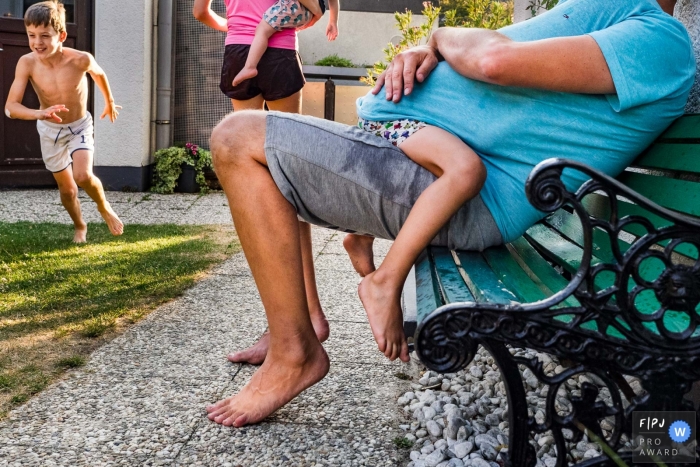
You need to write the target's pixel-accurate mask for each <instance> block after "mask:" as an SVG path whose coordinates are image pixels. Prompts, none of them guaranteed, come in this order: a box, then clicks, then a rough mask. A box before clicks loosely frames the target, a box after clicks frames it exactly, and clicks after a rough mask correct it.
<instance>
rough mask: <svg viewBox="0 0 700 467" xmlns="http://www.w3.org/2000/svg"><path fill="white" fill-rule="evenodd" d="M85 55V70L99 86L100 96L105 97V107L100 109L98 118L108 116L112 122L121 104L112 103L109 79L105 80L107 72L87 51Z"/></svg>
mask: <svg viewBox="0 0 700 467" xmlns="http://www.w3.org/2000/svg"><path fill="white" fill-rule="evenodd" d="M85 56H86V58H87V61H88V64H87V65H88V66H87V69H86V70H85V72H86V73H89V74H90V76H91V77H92V79H93V80H94V81H95V84H96V85H97V87H98V88H100V91H102V96H103V97H104V99H105V108H104V110H103V111H102V115H100V120H101V119H103V118H105V117H109V120H110V121H111V122H114V121H115V120H116V119H117V115H119V109H121V108H122V106H121V105H116V104H115V103H114V97H113V96H112V90H111V89H110V88H109V81H107V74H106V73H105V72H104V70H103V69H102V67H101V66H100V65H98V64H97V62H96V61H95V57H93V56H92V54H89V53H85Z"/></svg>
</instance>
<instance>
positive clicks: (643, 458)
mask: <svg viewBox="0 0 700 467" xmlns="http://www.w3.org/2000/svg"><path fill="white" fill-rule="evenodd" d="M632 423H633V429H632V435H633V437H634V441H635V449H634V458H633V461H634V462H638V463H657V462H677V463H694V462H695V412H633V413H632Z"/></svg>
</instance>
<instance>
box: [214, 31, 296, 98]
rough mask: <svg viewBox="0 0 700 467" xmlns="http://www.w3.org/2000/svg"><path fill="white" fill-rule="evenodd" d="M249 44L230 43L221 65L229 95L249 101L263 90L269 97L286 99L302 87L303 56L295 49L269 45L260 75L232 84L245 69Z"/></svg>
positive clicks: (223, 79)
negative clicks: (300, 56) (301, 57)
mask: <svg viewBox="0 0 700 467" xmlns="http://www.w3.org/2000/svg"><path fill="white" fill-rule="evenodd" d="M248 50H250V46H249V45H243V44H230V45H227V46H226V51H225V52H224V63H223V65H222V67H221V84H220V85H219V88H221V92H223V93H224V94H226V96H228V97H229V98H230V99H236V100H239V101H246V100H248V99H252V98H254V97H255V96H258V95H260V94H262V97H263V99H265V100H266V101H276V100H278V99H284V98H285V97H289V96H291V95H292V94H294V93H296V92H298V91H300V90H301V88H303V87H304V84H305V83H306V80H305V79H304V73H303V72H302V71H301V59H300V58H299V54H298V53H297V51H296V50H291V49H278V48H274V47H268V48H267V50H266V51H265V54H264V55H263V56H262V58H261V59H260V63H258V75H257V76H256V77H255V78H252V79H248V80H246V81H243V82H242V83H241V84H239V85H238V86H233V85H232V84H231V83H232V82H233V78H234V77H235V76H236V75H237V74H238V72H239V71H241V70H242V69H243V66H244V65H245V60H246V58H247V57H248Z"/></svg>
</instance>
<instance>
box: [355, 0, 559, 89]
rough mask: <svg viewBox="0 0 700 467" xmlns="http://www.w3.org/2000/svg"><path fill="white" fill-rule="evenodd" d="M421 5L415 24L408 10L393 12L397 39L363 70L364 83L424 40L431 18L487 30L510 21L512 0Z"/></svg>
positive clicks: (452, 0) (444, 0) (459, 0)
mask: <svg viewBox="0 0 700 467" xmlns="http://www.w3.org/2000/svg"><path fill="white" fill-rule="evenodd" d="M534 1H542V2H547V1H555V0H534ZM423 7H424V9H423V12H422V14H423V16H425V18H426V20H425V21H424V22H423V23H422V24H419V25H413V14H412V13H411V12H410V11H409V10H406V11H405V12H404V13H399V12H396V13H394V17H395V18H396V24H397V27H398V29H399V32H400V34H401V40H400V41H399V42H398V43H397V44H394V43H389V44H387V46H386V47H385V48H384V50H383V52H384V60H381V61H378V62H376V63H375V64H374V66H373V67H372V68H369V69H367V77H366V78H362V81H363V82H364V83H366V84H369V85H370V86H374V83H375V82H376V79H377V77H378V76H379V75H380V74H382V72H383V71H384V70H386V67H387V66H388V64H389V63H391V61H392V60H393V59H394V57H395V56H397V55H398V54H399V53H401V52H403V51H404V50H406V49H409V48H411V47H415V46H417V45H420V44H425V43H426V42H428V40H429V39H430V34H431V33H432V31H433V26H434V24H435V21H438V20H439V23H438V26H456V27H467V28H488V29H498V28H502V27H504V26H508V25H509V24H512V22H513V0H507V1H497V0H440V6H433V4H432V3H430V2H425V3H423ZM442 11H444V12H445V13H444V14H443V15H441V14H440V13H441V12H442Z"/></svg>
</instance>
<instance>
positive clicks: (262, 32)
mask: <svg viewBox="0 0 700 467" xmlns="http://www.w3.org/2000/svg"><path fill="white" fill-rule="evenodd" d="M274 33H275V28H273V27H272V26H270V25H269V24H267V22H266V21H265V20H262V21H260V23H259V24H258V27H257V28H255V37H254V38H253V42H252V43H251V44H250V50H248V57H247V58H246V59H245V65H243V69H242V70H241V71H239V72H238V74H237V75H236V77H235V78H233V85H234V86H238V85H239V84H241V83H242V82H243V81H245V80H247V79H250V78H254V77H256V76H257V75H258V63H260V59H261V58H262V56H263V54H264V53H265V51H266V50H267V43H268V41H269V40H270V37H272V35H273V34H274Z"/></svg>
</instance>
